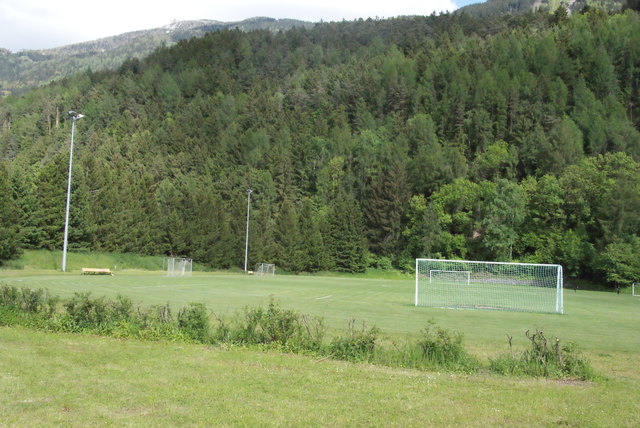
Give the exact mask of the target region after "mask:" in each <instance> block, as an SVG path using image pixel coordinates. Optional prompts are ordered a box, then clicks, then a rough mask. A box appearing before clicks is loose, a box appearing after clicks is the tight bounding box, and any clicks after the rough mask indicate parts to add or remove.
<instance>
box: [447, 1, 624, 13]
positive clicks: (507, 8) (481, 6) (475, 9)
mask: <svg viewBox="0 0 640 428" xmlns="http://www.w3.org/2000/svg"><path fill="white" fill-rule="evenodd" d="M623 3H624V0H487V1H486V2H484V3H477V4H471V5H469V6H465V7H462V8H460V9H458V11H457V12H456V13H466V14H468V15H471V16H477V17H486V16H496V15H504V14H518V13H526V12H532V11H536V10H542V11H548V12H553V11H555V10H556V9H557V8H558V7H560V6H564V7H566V8H567V9H568V10H569V12H577V11H580V10H582V9H583V8H584V7H585V6H591V7H595V8H598V9H602V10H605V11H607V12H614V11H618V10H620V9H621V8H622V5H623Z"/></svg>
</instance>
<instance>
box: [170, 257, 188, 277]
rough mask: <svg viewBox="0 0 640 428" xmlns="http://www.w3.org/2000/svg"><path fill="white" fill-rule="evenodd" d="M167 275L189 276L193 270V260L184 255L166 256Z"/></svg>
mask: <svg viewBox="0 0 640 428" xmlns="http://www.w3.org/2000/svg"><path fill="white" fill-rule="evenodd" d="M165 263H166V266H167V276H172V277H176V276H191V273H192V271H193V261H192V260H191V259H188V258H184V257H167V258H166V259H165Z"/></svg>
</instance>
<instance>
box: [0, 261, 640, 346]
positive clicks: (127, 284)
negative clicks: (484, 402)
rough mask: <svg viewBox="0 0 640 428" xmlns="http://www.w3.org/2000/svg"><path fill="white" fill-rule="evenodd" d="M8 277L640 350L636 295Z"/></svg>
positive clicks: (211, 276) (473, 341)
mask: <svg viewBox="0 0 640 428" xmlns="http://www.w3.org/2000/svg"><path fill="white" fill-rule="evenodd" d="M0 282H3V283H7V284H10V285H16V286H26V287H29V288H47V289H48V290H49V291H50V292H51V293H52V294H54V295H59V296H61V297H69V296H71V295H73V293H76V292H91V293H92V296H96V297H97V296H106V297H115V296H116V295H118V294H122V295H125V296H128V297H130V298H131V299H132V300H133V301H134V303H136V304H140V305H142V306H149V305H152V304H164V303H167V302H168V303H170V305H171V307H172V308H174V309H175V310H177V309H179V308H181V307H183V306H185V305H187V304H189V303H192V302H194V303H204V304H205V305H206V306H207V308H208V309H209V310H211V311H212V312H213V313H215V314H216V316H220V317H223V318H225V317H231V316H233V315H234V314H235V313H236V311H238V310H239V309H242V308H244V307H246V306H257V305H266V304H267V303H268V301H269V299H270V298H271V297H273V298H275V299H276V300H277V301H279V302H280V304H281V305H282V306H283V307H285V308H289V309H295V310H298V311H300V312H301V313H304V314H309V315H313V316H317V317H323V318H324V319H325V321H326V322H327V324H328V326H329V327H331V328H335V329H341V330H342V329H344V328H346V326H347V324H348V322H349V321H350V320H352V319H354V320H356V321H357V322H361V321H365V322H366V323H368V324H371V325H376V326H377V327H379V328H380V329H381V330H382V331H383V333H384V334H386V335H389V336H391V337H393V338H401V337H405V336H406V335H408V334H414V333H416V332H419V331H420V330H421V329H422V328H423V327H424V326H425V325H426V323H427V322H428V321H429V320H430V319H434V320H435V321H436V322H437V323H438V324H440V325H442V326H444V327H446V328H448V329H451V330H456V331H459V332H462V333H464V335H465V342H466V343H467V344H469V345H470V346H472V347H474V348H477V349H485V350H486V351H487V352H489V353H491V352H492V351H495V352H503V351H506V350H507V341H506V335H507V334H509V335H512V336H514V342H513V343H514V345H516V346H519V345H522V346H525V345H526V344H527V339H526V338H525V336H524V332H525V331H526V330H534V329H536V328H537V329H541V330H543V331H544V332H545V333H546V334H548V335H549V336H558V337H559V338H561V340H563V341H564V342H569V341H572V342H576V343H577V344H578V345H579V346H580V348H581V349H584V350H590V351H592V352H596V353H597V352H601V351H605V350H606V351H607V352H623V353H638V352H640V334H638V330H637V329H638V326H639V325H640V299H639V298H636V297H632V296H631V295H630V294H620V295H617V294H615V293H612V292H611V293H606V292H595V291H582V290H580V291H578V292H574V291H566V290H565V303H564V307H565V314H564V315H554V314H539V313H521V312H505V311H489V310H453V309H435V308H424V307H415V306H414V292H415V282H414V281H413V280H383V279H360V278H352V277H320V276H294V275H277V276H274V277H256V276H248V275H244V274H233V273H194V275H193V276H192V277H185V278H168V277H166V276H164V274H163V273H162V272H137V271H131V272H126V271H125V272H121V273H118V274H116V275H115V276H113V277H112V276H97V275H96V276H93V275H87V276H82V275H79V274H62V273H56V272H52V271H0Z"/></svg>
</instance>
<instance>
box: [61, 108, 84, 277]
mask: <svg viewBox="0 0 640 428" xmlns="http://www.w3.org/2000/svg"><path fill="white" fill-rule="evenodd" d="M83 117H84V115H83V114H80V113H76V112H75V111H70V112H69V119H71V121H72V122H71V145H70V146H69V179H68V180H67V208H66V211H65V216H64V244H63V245H62V272H66V271H67V243H68V237H69V205H70V203H71V167H72V166H73V136H74V134H75V130H76V120H79V119H82V118H83Z"/></svg>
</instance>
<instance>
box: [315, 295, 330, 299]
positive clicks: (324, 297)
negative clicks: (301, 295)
mask: <svg viewBox="0 0 640 428" xmlns="http://www.w3.org/2000/svg"><path fill="white" fill-rule="evenodd" d="M329 297H333V294H329V295H328V296H322V297H316V300H322V299H328V298H329Z"/></svg>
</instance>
